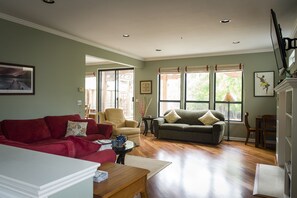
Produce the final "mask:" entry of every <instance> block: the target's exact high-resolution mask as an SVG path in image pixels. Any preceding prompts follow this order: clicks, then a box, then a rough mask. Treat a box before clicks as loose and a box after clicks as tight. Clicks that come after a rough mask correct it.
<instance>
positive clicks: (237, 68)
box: [215, 63, 243, 72]
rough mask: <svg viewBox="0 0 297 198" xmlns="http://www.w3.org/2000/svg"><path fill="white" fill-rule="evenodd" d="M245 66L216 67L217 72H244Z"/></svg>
mask: <svg viewBox="0 0 297 198" xmlns="http://www.w3.org/2000/svg"><path fill="white" fill-rule="evenodd" d="M242 70H243V65H242V64H241V63H240V64H229V65H216V66H215V72H223V71H242Z"/></svg>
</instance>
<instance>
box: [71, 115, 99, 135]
mask: <svg viewBox="0 0 297 198" xmlns="http://www.w3.org/2000/svg"><path fill="white" fill-rule="evenodd" d="M71 121H73V122H87V123H88V125H87V135H89V134H96V133H99V131H98V128H97V123H96V121H95V120H94V119H78V120H71Z"/></svg>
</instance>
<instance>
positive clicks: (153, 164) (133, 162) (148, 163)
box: [125, 155, 171, 179]
mask: <svg viewBox="0 0 297 198" xmlns="http://www.w3.org/2000/svg"><path fill="white" fill-rule="evenodd" d="M169 164H171V162H167V161H162V160H157V159H150V158H145V157H139V156H134V155H126V156H125V165H127V166H133V167H137V168H144V169H147V170H149V171H150V173H149V174H148V175H147V179H149V178H151V177H152V176H154V175H155V174H157V173H158V172H160V171H161V170H163V169H164V168H166V167H167V166H168V165H169Z"/></svg>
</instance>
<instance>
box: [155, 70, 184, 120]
mask: <svg viewBox="0 0 297 198" xmlns="http://www.w3.org/2000/svg"><path fill="white" fill-rule="evenodd" d="M180 82H181V75H180V72H179V68H178V67H176V68H160V69H159V110H158V111H159V115H164V113H165V111H167V110H169V109H179V108H180V103H181V100H180V93H181V92H180V87H181V84H180Z"/></svg>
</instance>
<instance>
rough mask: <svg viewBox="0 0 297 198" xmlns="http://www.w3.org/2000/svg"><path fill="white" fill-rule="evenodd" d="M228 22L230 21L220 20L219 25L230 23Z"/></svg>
mask: <svg viewBox="0 0 297 198" xmlns="http://www.w3.org/2000/svg"><path fill="white" fill-rule="evenodd" d="M230 22H231V20H230V19H223V20H220V23H223V24H226V23H230Z"/></svg>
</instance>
